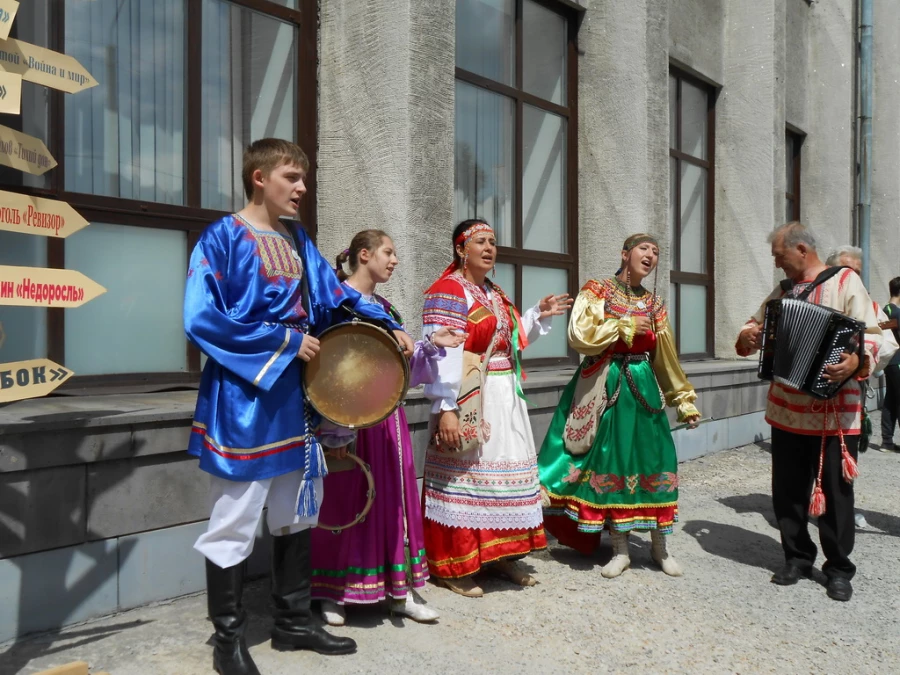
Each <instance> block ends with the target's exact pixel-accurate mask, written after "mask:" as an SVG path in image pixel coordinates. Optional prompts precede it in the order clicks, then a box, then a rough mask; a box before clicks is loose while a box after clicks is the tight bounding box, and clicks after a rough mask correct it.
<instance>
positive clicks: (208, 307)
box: [184, 216, 400, 481]
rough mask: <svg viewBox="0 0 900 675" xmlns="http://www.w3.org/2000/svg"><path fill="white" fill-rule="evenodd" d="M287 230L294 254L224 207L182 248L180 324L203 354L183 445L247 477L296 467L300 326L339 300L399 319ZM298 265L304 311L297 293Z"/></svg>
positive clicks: (215, 470) (316, 329)
mask: <svg viewBox="0 0 900 675" xmlns="http://www.w3.org/2000/svg"><path fill="white" fill-rule="evenodd" d="M297 232H298V235H299V239H300V242H301V250H300V251H299V256H297V255H295V252H294V249H293V246H292V245H291V244H290V243H289V242H288V240H287V239H286V238H285V237H283V236H282V235H280V234H277V233H274V232H263V231H260V230H256V229H255V228H253V227H252V226H251V225H250V224H249V223H247V222H246V221H244V220H243V219H241V218H240V217H238V216H226V217H224V218H222V219H221V220H218V221H216V222H215V223H213V224H211V225H210V226H209V227H207V228H206V230H204V232H203V234H202V235H201V236H200V240H199V241H198V243H197V246H196V247H195V248H194V252H193V254H192V255H191V263H190V269H189V270H188V279H187V285H186V289H185V299H184V327H185V333H186V334H187V337H188V339H189V340H190V341H191V342H193V343H194V344H195V345H197V347H198V348H199V349H200V350H201V351H202V352H203V353H204V354H206V355H207V357H209V358H208V360H207V362H206V366H205V367H204V369H203V375H202V377H201V379H200V391H199V395H198V397H197V409H196V413H195V415H194V424H193V428H192V433H191V439H190V442H189V445H188V452H189V453H190V454H192V455H194V456H196V457H199V458H200V468H201V469H203V470H204V471H208V472H209V473H211V474H213V475H215V476H220V477H222V478H227V479H230V480H236V481H252V480H262V479H265V478H272V477H274V476H278V475H281V474H284V473H288V472H290V471H295V470H298V469H303V468H304V464H305V455H306V446H307V442H308V440H309V439H307V438H306V436H305V434H306V426H305V422H304V414H303V407H304V406H303V390H302V387H301V385H300V376H301V370H300V369H301V364H302V361H301V360H300V359H298V358H297V352H298V350H299V349H300V344H301V342H302V340H303V333H304V332H305V331H306V330H309V332H310V333H311V334H313V335H318V334H319V333H320V332H321V331H323V330H324V329H325V328H327V327H328V326H330V325H331V324H332V323H337V322H340V321H341V320H342V318H341V317H340V314H341V311H340V310H339V309H338V308H339V307H340V306H342V305H349V306H350V307H351V308H353V310H354V311H356V312H357V313H359V314H360V315H362V316H365V317H368V318H373V319H378V320H380V321H382V322H383V323H384V324H386V325H387V326H388V327H389V328H391V329H398V328H400V326H399V325H398V324H397V322H396V321H395V320H394V319H393V318H392V317H390V316H388V314H387V313H386V312H385V311H384V309H383V308H382V307H381V305H376V304H371V303H368V302H365V301H364V300H362V298H361V296H360V294H359V293H358V292H356V291H355V290H353V289H352V288H349V287H346V286H342V285H341V284H340V282H338V280H337V277H336V276H335V274H334V271H333V270H332V269H331V266H330V265H329V264H328V263H327V262H326V261H325V259H324V258H323V257H322V255H321V254H320V253H319V251H318V250H317V249H316V247H315V245H314V244H313V243H312V241H311V240H310V239H309V238H308V237H307V236H306V233H305V232H304V231H303V229H302V228H300V227H298V228H297ZM298 258H299V260H298ZM304 270H306V275H307V281H308V287H309V302H310V307H308V308H307V310H308V311H309V316H307V311H306V310H304V307H303V305H302V302H301V298H302V293H301V283H300V280H301V278H302V275H303V273H304Z"/></svg>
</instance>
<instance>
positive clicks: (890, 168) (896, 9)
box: [869, 2, 900, 305]
mask: <svg viewBox="0 0 900 675" xmlns="http://www.w3.org/2000/svg"><path fill="white" fill-rule="evenodd" d="M898 34H900V3H894V2H876V3H875V25H874V32H873V41H874V50H875V54H874V59H875V106H874V107H875V109H874V113H873V120H872V135H873V147H872V257H871V264H872V269H871V270H870V271H869V281H870V284H869V285H870V288H869V292H870V294H871V295H872V298H873V299H874V300H877V301H878V303H879V304H881V305H883V304H885V303H886V302H887V299H888V296H889V293H888V282H889V281H890V280H891V279H893V278H894V277H896V276H900V260H898V257H897V251H900V164H898V159H900V114H898V111H900V42H898V41H897V39H896V36H897V35H898Z"/></svg>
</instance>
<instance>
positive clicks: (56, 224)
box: [0, 206, 66, 236]
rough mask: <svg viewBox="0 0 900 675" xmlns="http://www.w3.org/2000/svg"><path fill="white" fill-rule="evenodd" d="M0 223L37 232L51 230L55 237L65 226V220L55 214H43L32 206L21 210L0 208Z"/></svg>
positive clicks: (6, 207)
mask: <svg viewBox="0 0 900 675" xmlns="http://www.w3.org/2000/svg"><path fill="white" fill-rule="evenodd" d="M0 223H6V224H8V225H23V224H24V225H26V226H28V227H33V228H35V229H38V230H53V231H54V232H55V233H56V235H57V236H59V231H60V230H61V229H63V228H64V227H65V226H66V219H65V218H63V217H62V216H60V215H58V214H56V213H44V212H43V211H38V210H37V209H36V208H34V207H33V206H29V207H28V208H27V209H25V210H24V211H23V210H22V209H17V208H10V207H8V206H0Z"/></svg>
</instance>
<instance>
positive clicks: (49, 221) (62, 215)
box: [0, 190, 90, 239]
mask: <svg viewBox="0 0 900 675" xmlns="http://www.w3.org/2000/svg"><path fill="white" fill-rule="evenodd" d="M89 224H90V223H88V221H86V220H85V219H84V218H82V217H81V216H80V215H79V214H78V211H76V210H75V209H73V208H72V207H71V206H69V205H68V204H66V203H65V202H58V201H56V200H55V199H44V198H43V197H30V196H28V195H21V194H19V193H17V192H4V191H2V190H0V230H6V231H7V232H21V233H24V234H37V235H42V236H45V237H60V238H61V239H65V238H66V237H68V236H69V235H70V234H72V233H73V232H78V230H80V229H82V228H84V227H87V226H88V225H89Z"/></svg>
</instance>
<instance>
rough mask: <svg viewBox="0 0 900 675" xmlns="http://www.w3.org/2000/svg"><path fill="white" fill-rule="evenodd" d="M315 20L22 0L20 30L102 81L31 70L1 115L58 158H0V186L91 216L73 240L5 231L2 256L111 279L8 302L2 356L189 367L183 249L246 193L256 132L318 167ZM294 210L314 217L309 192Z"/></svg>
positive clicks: (299, 11)
mask: <svg viewBox="0 0 900 675" xmlns="http://www.w3.org/2000/svg"><path fill="white" fill-rule="evenodd" d="M317 21H318V17H317V6H316V4H315V3H314V2H308V1H306V0H304V2H300V0H233V1H231V0H154V1H153V2H150V1H146V2H145V1H144V0H60V1H59V2H52V1H51V0H30V1H29V2H27V3H22V4H21V6H20V9H19V14H18V17H17V18H16V22H15V24H14V25H13V32H12V37H16V38H18V39H21V40H24V41H26V42H31V43H34V44H39V45H42V46H46V47H49V48H51V49H55V50H57V51H60V52H65V53H67V54H71V55H72V56H74V57H75V58H76V59H78V60H79V61H80V62H81V64H82V65H83V66H84V67H85V68H86V69H87V70H88V71H90V72H91V74H92V75H93V76H94V77H95V79H96V80H97V81H98V82H99V85H98V86H96V87H93V88H91V89H88V90H85V91H81V92H78V93H75V94H62V93H61V92H55V91H53V90H51V89H48V88H46V87H41V86H37V85H34V84H32V83H29V82H25V83H23V111H22V112H23V114H22V115H21V116H11V115H0V124H5V125H7V126H11V127H14V128H16V129H20V130H22V131H24V132H25V133H28V134H30V135H33V136H35V137H37V138H40V139H41V140H43V141H44V142H45V143H46V144H47V146H48V148H49V149H50V151H51V153H52V154H53V156H54V157H55V158H56V159H57V161H58V162H59V166H58V167H57V168H55V169H53V170H51V171H49V172H47V173H45V174H44V176H41V177H35V176H28V175H25V174H22V173H21V172H16V171H12V170H11V169H8V168H5V167H0V189H2V190H13V191H18V192H24V193H28V194H39V195H40V196H42V197H51V198H56V199H60V200H63V201H66V202H68V203H69V204H71V205H72V206H73V207H74V208H75V209H76V210H77V211H78V212H79V213H80V214H81V215H82V216H84V217H85V218H86V219H87V220H89V221H91V223H92V224H91V225H90V227H88V228H86V229H84V230H81V231H79V232H76V233H75V234H73V235H72V236H70V237H69V238H67V239H65V240H61V239H45V238H42V237H34V236H30V235H24V234H13V233H9V232H0V264H17V265H26V266H34V267H58V268H66V269H74V270H78V271H80V272H83V273H84V274H86V275H87V276H88V277H90V278H92V279H93V280H95V281H96V282H97V283H100V284H102V285H103V286H105V287H106V288H107V293H106V294H105V295H102V296H100V297H99V298H96V299H94V300H92V301H91V302H90V303H87V304H85V305H84V306H82V307H78V308H73V309H67V310H63V309H55V308H52V309H49V310H47V309H43V310H41V309H31V308H18V307H16V308H13V307H0V322H2V323H3V327H4V332H5V333H6V335H7V339H6V344H5V345H4V349H3V353H2V354H0V356H2V360H3V361H11V360H19V359H20V358H21V359H25V358H35V357H40V356H49V357H50V358H52V359H54V360H56V361H58V362H59V363H61V364H63V365H66V366H68V367H69V368H71V369H72V370H74V371H75V373H76V379H75V380H74V381H73V383H72V385H71V386H76V387H78V386H84V385H91V384H105V383H109V382H111V381H113V380H114V381H116V382H117V383H119V382H124V383H128V382H142V383H143V382H146V381H158V382H161V383H163V382H165V383H168V382H178V381H184V380H195V379H196V377H197V373H198V371H199V369H200V354H199V352H197V350H195V349H193V348H188V346H187V344H186V341H185V339H184V333H183V329H182V326H181V320H182V319H181V309H182V298H183V293H184V280H185V274H186V271H187V259H188V255H189V252H190V250H191V247H192V246H193V244H194V243H195V242H196V240H197V237H198V235H199V232H200V231H201V230H202V229H203V227H205V226H206V224H208V223H209V222H211V221H212V220H214V219H215V218H217V217H219V216H220V215H222V214H224V213H227V212H230V211H233V210H236V209H238V208H240V207H241V206H242V204H243V202H244V195H243V187H242V184H241V181H240V176H239V174H240V169H241V166H240V165H241V156H242V153H243V149H244V147H245V146H246V145H247V144H248V143H250V142H251V141H253V140H255V139H257V138H262V137H264V136H278V137H282V138H288V139H291V140H294V141H296V142H298V143H299V144H300V145H301V146H302V147H303V148H304V150H305V151H306V153H307V154H308V155H309V157H310V162H311V165H312V168H313V171H314V167H315V149H316V146H315V110H316V99H315V97H316V94H315V92H316V86H315V78H316V67H317V64H316V62H315V58H314V55H315V45H316V30H317ZM301 48H302V49H301ZM310 54H312V58H310ZM301 83H303V84H302V86H301ZM310 179H311V182H312V181H314V175H313V176H311V177H310ZM301 210H302V211H303V212H302V214H301V215H302V217H303V219H304V221H305V222H306V223H307V224H308V225H309V226H310V227H311V229H312V230H313V231H314V230H315V220H314V219H315V212H314V207H313V205H312V204H311V203H305V204H303V206H302V207H301ZM64 386H69V385H68V384H67V385H64Z"/></svg>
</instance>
